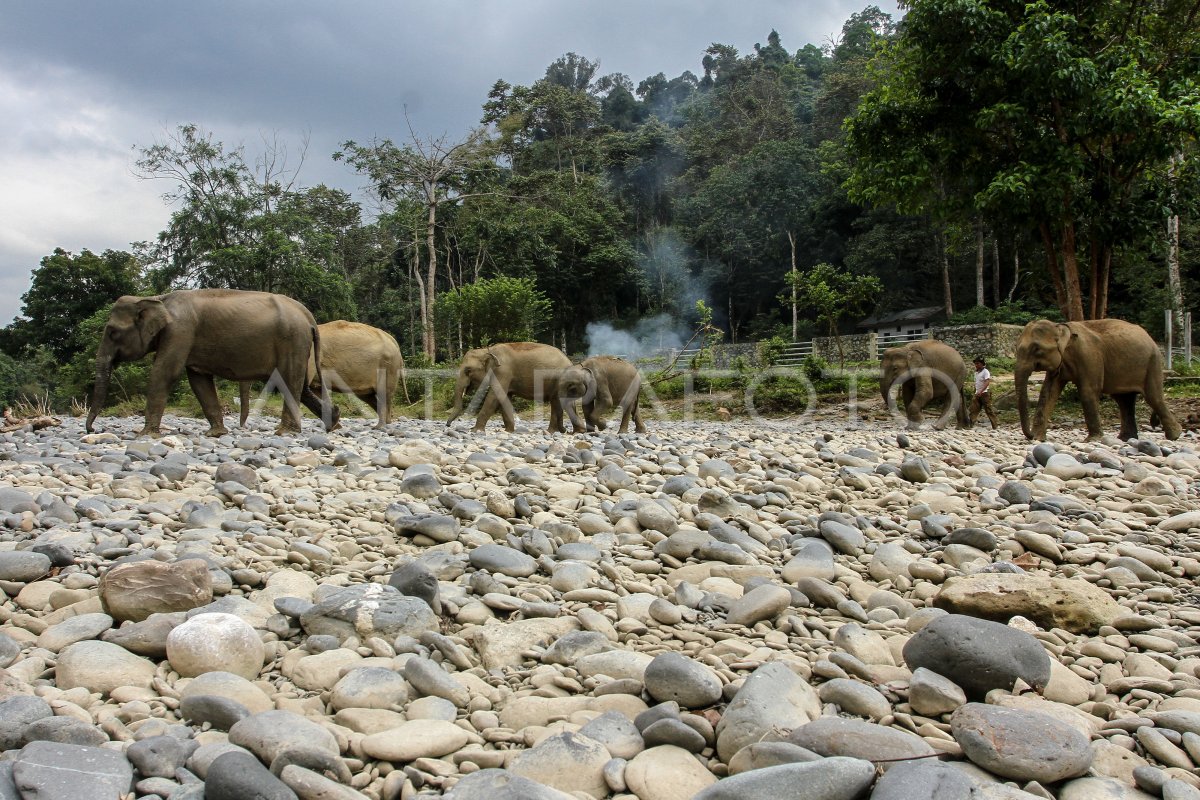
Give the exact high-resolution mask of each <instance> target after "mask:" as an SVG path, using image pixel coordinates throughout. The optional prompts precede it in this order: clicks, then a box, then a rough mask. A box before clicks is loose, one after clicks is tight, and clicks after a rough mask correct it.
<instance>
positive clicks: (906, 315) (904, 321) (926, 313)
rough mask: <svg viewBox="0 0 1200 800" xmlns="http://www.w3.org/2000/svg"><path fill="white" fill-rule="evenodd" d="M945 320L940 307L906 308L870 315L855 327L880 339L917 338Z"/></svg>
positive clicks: (944, 313)
mask: <svg viewBox="0 0 1200 800" xmlns="http://www.w3.org/2000/svg"><path fill="white" fill-rule="evenodd" d="M945 318H946V309H945V308H943V307H942V306H925V307H923V308H906V309H904V310H902V311H892V312H889V313H887V314H878V315H876V314H872V315H871V316H869V317H867V318H866V319H864V320H863V321H861V322H859V323H858V325H857V326H856V327H857V328H858V329H859V330H860V331H861V332H862V333H874V334H877V335H878V336H881V337H894V336H896V335H900V336H904V337H919V336H925V335H928V334H929V330H930V329H931V328H932V327H933V326H934V323H936V322H940V321H942V320H944V319H945Z"/></svg>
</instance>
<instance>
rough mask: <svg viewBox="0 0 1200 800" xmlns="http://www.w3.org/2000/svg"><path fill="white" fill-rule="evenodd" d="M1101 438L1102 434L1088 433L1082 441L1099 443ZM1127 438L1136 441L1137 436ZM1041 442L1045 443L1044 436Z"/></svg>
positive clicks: (1123, 437)
mask: <svg viewBox="0 0 1200 800" xmlns="http://www.w3.org/2000/svg"><path fill="white" fill-rule="evenodd" d="M1103 438H1104V434H1103V433H1089V434H1088V435H1087V438H1086V439H1084V441H1085V442H1098V441H1100V440H1101V439H1103ZM1121 438H1122V439H1126V437H1125V436H1122V437H1121ZM1128 438H1130V439H1136V438H1137V435H1136V434H1135V435H1134V436H1131V437H1128ZM1042 441H1046V437H1045V436H1043V437H1042Z"/></svg>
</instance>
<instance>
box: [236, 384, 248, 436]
mask: <svg viewBox="0 0 1200 800" xmlns="http://www.w3.org/2000/svg"><path fill="white" fill-rule="evenodd" d="M238 407H239V412H240V419H239V420H238V424H239V425H241V426H242V427H243V428H244V427H246V420H247V419H248V418H249V416H250V381H238Z"/></svg>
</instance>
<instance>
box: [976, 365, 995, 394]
mask: <svg viewBox="0 0 1200 800" xmlns="http://www.w3.org/2000/svg"><path fill="white" fill-rule="evenodd" d="M991 379H992V373H990V372H988V370H987V367H984V368H983V369H981V370H979V371H978V372H976V373H975V394H979V393H980V392H982V391H983V389H984V387H985V386H987V382H988V381H990V380H991Z"/></svg>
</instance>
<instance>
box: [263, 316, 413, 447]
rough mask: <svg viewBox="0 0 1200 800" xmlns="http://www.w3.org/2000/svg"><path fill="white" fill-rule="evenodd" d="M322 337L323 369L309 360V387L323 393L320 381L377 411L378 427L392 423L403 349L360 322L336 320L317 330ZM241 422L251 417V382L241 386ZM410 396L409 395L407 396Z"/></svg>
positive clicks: (385, 333)
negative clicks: (393, 404)
mask: <svg viewBox="0 0 1200 800" xmlns="http://www.w3.org/2000/svg"><path fill="white" fill-rule="evenodd" d="M317 331H318V332H319V333H320V335H321V369H320V370H317V368H316V359H315V358H313V356H311V355H310V356H309V358H308V372H307V378H308V386H309V388H310V389H312V390H313V391H314V392H317V391H320V390H321V380H322V379H324V380H325V381H326V382H327V383H328V384H329V389H330V390H331V391H335V392H342V393H343V394H352V395H354V396H355V397H357V398H358V399H360V400H362V401H363V402H364V403H367V404H369V405H370V406H371V407H373V408H374V409H375V412H376V414H378V416H379V423H378V424H377V425H376V427H378V428H382V427H384V426H385V425H387V424H388V423H390V422H391V421H392V395H393V394H394V393H395V391H396V386H397V385H398V384H399V383H400V381H402V380H404V356H402V355H401V354H400V345H398V344H396V340H395V338H393V336H392V335H391V334H390V333H388V332H387V331H381V330H379V328H373V327H371V326H370V325H364V324H362V323H361V322H347V321H346V320H340V319H339V320H334V321H333V322H326V323H324V324H322V325H318V326H317ZM240 388H241V403H242V418H241V424H242V425H243V426H245V424H246V417H247V416H249V414H250V382H249V381H242V384H241V387H240ZM406 396H407V392H406Z"/></svg>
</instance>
